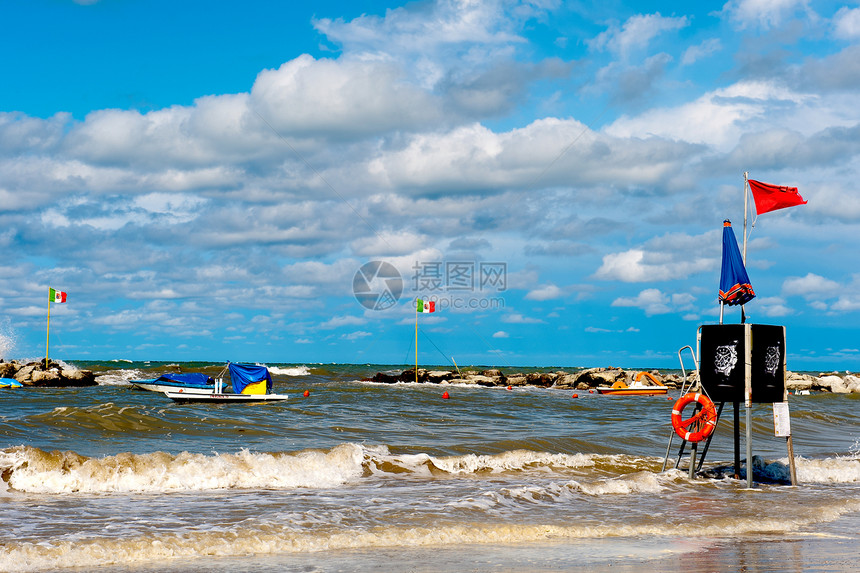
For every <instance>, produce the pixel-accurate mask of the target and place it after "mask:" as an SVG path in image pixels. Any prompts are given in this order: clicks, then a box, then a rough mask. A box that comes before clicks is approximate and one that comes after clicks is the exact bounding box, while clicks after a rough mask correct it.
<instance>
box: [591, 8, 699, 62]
mask: <svg viewBox="0 0 860 573" xmlns="http://www.w3.org/2000/svg"><path fill="white" fill-rule="evenodd" d="M687 24H688V21H687V18H686V16H681V17H665V16H662V15H661V14H660V13H659V12H657V13H655V14H637V15H635V16H632V17H630V18H628V19H627V21H625V22H624V24H622V25H620V26H619V25H617V24H613V25H611V26H610V27H609V29H608V30H606V31H605V32H602V33H600V34H599V35H598V36H597V37H595V38H594V39H593V40H590V41H588V45H589V47H590V48H591V49H592V50H609V51H611V52H614V53H616V54H618V55H619V56H620V57H621V58H622V59H627V58H629V57H630V55H631V52H633V51H634V50H639V49H642V48H645V47H646V46H648V44H649V43H650V42H651V40H652V39H654V38H655V37H656V36H658V35H659V34H662V33H664V32H672V31H675V30H680V29H682V28H684V27H686V26H687Z"/></svg>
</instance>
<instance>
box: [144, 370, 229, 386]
mask: <svg viewBox="0 0 860 573" xmlns="http://www.w3.org/2000/svg"><path fill="white" fill-rule="evenodd" d="M159 380H166V381H168V382H178V383H180V384H187V385H188V386H213V385H214V384H215V380H213V379H212V377H211V376H208V375H206V374H200V373H199V372H186V373H181V374H162V375H161V376H159V377H158V378H156V379H155V381H156V382H158V381H159Z"/></svg>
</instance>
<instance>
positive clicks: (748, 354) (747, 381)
mask: <svg viewBox="0 0 860 573" xmlns="http://www.w3.org/2000/svg"><path fill="white" fill-rule="evenodd" d="M744 342H745V344H744V393H745V395H746V396H745V398H746V402H745V404H744V405H745V406H746V417H747V420H746V422H747V423H746V426H747V487H749V488H751V487H752V486H753V463H752V345H753V340H752V328H751V327H750V325H749V324H745V325H744Z"/></svg>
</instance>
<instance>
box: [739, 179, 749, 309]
mask: <svg viewBox="0 0 860 573" xmlns="http://www.w3.org/2000/svg"><path fill="white" fill-rule="evenodd" d="M748 178H749V171H744V250H743V252H742V253H741V258H742V259H743V262H744V268H746V266H747V206H748V205H749V189H750V185H749V181H748ZM745 306H746V305H743V304H742V305H741V324H743V323H745V322H746V309H745V308H744V307H745Z"/></svg>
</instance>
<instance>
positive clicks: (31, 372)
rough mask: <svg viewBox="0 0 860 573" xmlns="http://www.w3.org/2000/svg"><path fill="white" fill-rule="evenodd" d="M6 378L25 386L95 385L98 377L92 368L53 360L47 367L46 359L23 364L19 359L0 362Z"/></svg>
mask: <svg viewBox="0 0 860 573" xmlns="http://www.w3.org/2000/svg"><path fill="white" fill-rule="evenodd" d="M0 367H2V372H3V373H4V375H3V377H4V378H14V379H15V380H17V381H18V382H20V383H21V384H22V385H23V386H38V387H68V386H72V387H80V386H95V385H96V377H95V374H93V373H92V372H91V371H90V370H79V369H77V368H75V367H74V366H70V365H68V364H60V363H58V362H54V361H53V360H52V361H50V362H49V364H48V366H47V368H46V367H45V361H44V360H41V361H39V362H30V363H28V364H25V365H22V364H20V363H18V362H17V361H15V360H13V361H12V362H5V363H2V364H0Z"/></svg>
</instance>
